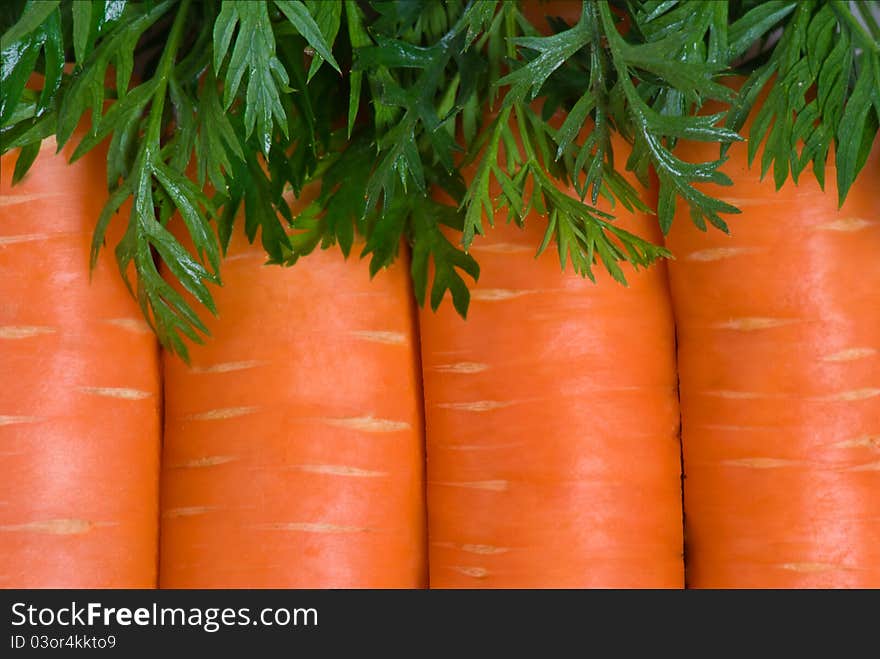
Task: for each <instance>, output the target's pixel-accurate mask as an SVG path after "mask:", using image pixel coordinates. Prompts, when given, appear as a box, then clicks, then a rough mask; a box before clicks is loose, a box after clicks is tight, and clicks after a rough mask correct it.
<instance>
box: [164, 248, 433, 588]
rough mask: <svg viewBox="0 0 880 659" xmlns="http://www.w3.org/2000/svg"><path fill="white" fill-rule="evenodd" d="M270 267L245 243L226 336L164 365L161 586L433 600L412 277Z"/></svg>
mask: <svg viewBox="0 0 880 659" xmlns="http://www.w3.org/2000/svg"><path fill="white" fill-rule="evenodd" d="M264 262H265V253H264V251H263V249H262V247H261V246H260V245H259V244H256V245H254V246H251V245H248V244H247V242H246V241H245V240H244V238H243V237H239V236H236V237H234V238H233V244H232V246H231V247H230V250H229V255H228V257H227V259H226V261H225V262H224V270H223V279H224V286H223V287H222V288H221V289H218V292H217V307H218V309H219V313H220V316H219V318H217V319H212V320H213V322H211V323H209V327H210V329H211V332H212V336H211V337H209V339H208V340H207V342H206V344H205V345H204V346H199V347H196V348H194V349H193V350H192V351H191V354H192V365H191V366H187V365H186V364H184V363H183V362H182V361H181V360H179V359H178V358H177V357H173V356H169V355H166V358H165V388H166V389H165V391H166V399H167V408H166V424H165V452H164V467H163V469H164V471H163V498H162V542H161V544H162V548H161V578H160V581H161V585H162V586H163V587H169V588H190V587H202V588H213V587H240V588H261V587H290V588H331V587H332V588H336V587H352V588H360V587H391V588H415V587H423V586H424V585H425V582H426V574H425V573H426V568H425V518H424V517H425V515H424V490H423V483H424V477H423V473H424V448H423V432H422V425H423V424H422V412H421V406H422V403H421V394H420V388H419V384H418V379H417V369H418V366H417V348H416V340H415V336H414V325H415V316H414V309H413V304H412V302H411V293H410V288H409V279H408V276H407V273H406V267H405V266H395V267H393V268H391V269H389V270H387V271H383V272H380V273H379V274H378V275H377V276H376V278H375V279H374V280H372V281H370V278H369V274H368V271H367V268H366V267H365V265H364V264H363V263H359V262H357V260H356V259H350V260H348V261H346V260H344V259H343V257H342V255H341V254H340V253H339V251H338V250H331V251H327V252H317V253H315V254H312V255H310V256H309V257H307V258H304V259H303V260H301V261H300V262H299V263H297V265H296V266H294V267H293V268H290V269H283V268H280V267H277V266H265V265H263V264H264Z"/></svg>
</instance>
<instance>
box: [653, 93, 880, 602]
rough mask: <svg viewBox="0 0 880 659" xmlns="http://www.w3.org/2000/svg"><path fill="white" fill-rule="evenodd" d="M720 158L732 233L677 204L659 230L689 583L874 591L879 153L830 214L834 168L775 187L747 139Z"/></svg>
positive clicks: (879, 534)
mask: <svg viewBox="0 0 880 659" xmlns="http://www.w3.org/2000/svg"><path fill="white" fill-rule="evenodd" d="M707 111H708V110H707ZM681 154H682V157H684V158H685V159H698V158H707V159H708V158H710V157H711V156H717V146H716V147H715V149H714V153H713V147H712V146H711V145H700V144H694V143H688V144H682V145H681ZM757 162H760V156H759V157H758V158H757V159H756V163H757ZM725 167H726V168H727V169H726V171H727V173H728V174H729V175H730V176H731V178H732V179H733V180H734V182H735V185H734V187H732V188H730V192H729V194H728V198H727V201H729V202H731V203H733V204H735V205H736V206H738V207H739V208H741V209H742V215H738V216H735V217H734V218H733V219H732V220H731V222H730V227H731V235H725V234H724V233H722V232H721V231H716V230H710V231H708V232H706V233H703V232H701V231H699V230H697V229H696V228H695V227H694V226H693V225H692V224H691V222H690V220H689V218H688V213H687V211H686V210H685V209H683V208H682V209H680V210H681V213H680V215H679V217H677V218H676V221H675V223H674V224H673V227H672V230H671V232H670V234H669V236H668V246H669V247H670V248H671V250H672V251H673V252H674V254H675V256H676V257H677V260H676V261H673V262H672V264H671V266H670V277H671V284H672V295H673V302H674V308H675V315H676V321H677V327H678V341H679V363H680V377H681V406H682V424H683V430H682V433H683V434H682V441H683V451H684V465H685V473H686V476H687V479H686V481H685V488H684V494H685V518H686V521H687V539H688V544H687V568H688V583H689V585H691V586H695V587H769V588H773V587H779V588H806V587H850V586H852V587H878V586H880V425H878V423H880V297H878V295H880V293H878V292H880V267H878V265H877V253H878V251H880V204H878V201H877V185H878V183H880V149H878V148H875V150H874V153H873V154H872V155H871V157H870V158H869V160H868V164H867V165H866V167H865V169H864V170H863V171H862V173H861V175H860V179H859V180H858V181H857V182H856V184H855V185H854V186H853V188H852V189H851V191H850V193H849V196H848V198H847V201H846V203H845V204H844V206H843V207H842V208H841V209H839V210H838V208H837V191H836V189H835V184H834V180H835V177H834V175H833V165H831V167H830V172H831V173H829V175H828V176H827V177H826V179H827V182H826V189H825V191H824V192H823V191H822V190H821V189H820V188H819V185H818V183H817V182H816V180H815V177H814V176H813V175H812V172H805V173H803V174H802V175H801V177H800V180H799V184H798V185H797V186H795V185H794V184H792V183H791V182H788V183H786V184H785V186H784V187H783V188H782V189H781V190H780V191H779V192H776V191H775V189H774V184H773V181H772V177H768V180H765V181H763V182H762V181H760V176H759V174H760V172H759V166H758V165H757V164H756V165H755V166H754V168H753V169H748V167H747V148H746V146H745V144H744V143H743V144H737V145H735V146H733V147H732V148H731V150H730V161H729V162H728V163H727V164H726V165H725Z"/></svg>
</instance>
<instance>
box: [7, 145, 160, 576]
mask: <svg viewBox="0 0 880 659" xmlns="http://www.w3.org/2000/svg"><path fill="white" fill-rule="evenodd" d="M76 141H77V140H75V139H74V140H71V142H70V143H68V145H67V146H65V148H64V149H63V151H62V154H59V155H54V154H53V151H54V150H55V142H54V140H53V139H51V138H50V139H48V140H46V141H45V142H44V145H43V148H42V150H41V152H40V154H39V156H38V157H37V160H36V162H35V163H34V165H33V168H32V169H31V171H30V172H29V174H28V175H27V176H26V178H25V179H24V180H23V181H22V182H21V183H19V184H18V185H16V186H14V187H12V186H11V179H12V171H13V166H14V159H15V154H6V155H4V156H3V157H2V164H0V168H2V175H0V216H2V218H0V373H2V377H3V380H4V386H3V387H0V474H2V477H0V587H7V588H150V587H155V586H156V581H157V562H158V502H159V484H158V478H159V451H160V441H161V435H160V407H161V386H160V380H159V359H158V347H157V344H156V340H155V337H154V335H153V334H152V332H151V331H150V328H149V327H148V325H147V324H146V323H145V322H144V321H143V319H142V317H141V314H140V310H139V308H138V306H137V303H136V302H135V301H134V300H133V299H132V297H131V296H130V294H129V293H128V291H127V290H126V288H125V284H124V283H123V282H122V280H121V278H120V276H119V272H118V270H117V268H116V265H115V262H114V258H113V252H112V249H105V250H103V251H102V252H101V255H100V258H99V261H98V265H97V268H96V270H95V271H94V273H93V274H92V279H91V282H90V281H89V263H88V259H89V245H90V242H91V235H92V230H93V227H94V223H95V219H96V218H97V217H98V215H99V213H100V211H101V208H102V206H103V203H104V200H105V199H106V190H105V187H104V186H105V180H106V176H105V173H104V171H105V170H104V153H103V152H102V151H101V149H96V150H94V151H92V152H90V153H89V154H87V155H86V156H85V157H83V158H82V159H81V160H80V161H78V162H77V163H75V164H74V165H68V164H67V158H68V157H69V156H70V154H71V153H72V147H73V146H75V144H76ZM123 224H124V221H123V220H121V218H120V219H117V220H115V221H114V224H113V225H111V229H110V232H109V235H108V242H110V244H115V241H116V240H118V238H119V237H120V236H121V230H122V225H123Z"/></svg>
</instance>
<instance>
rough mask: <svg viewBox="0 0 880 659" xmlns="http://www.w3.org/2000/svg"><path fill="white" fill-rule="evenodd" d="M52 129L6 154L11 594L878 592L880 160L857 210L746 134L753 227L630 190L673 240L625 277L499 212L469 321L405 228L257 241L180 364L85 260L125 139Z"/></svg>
mask: <svg viewBox="0 0 880 659" xmlns="http://www.w3.org/2000/svg"><path fill="white" fill-rule="evenodd" d="M732 84H736V83H732ZM705 111H706V112H707V113H708V112H711V111H712V108H711V107H707V108H705ZM51 142H52V140H51V139H50V140H47V141H46V143H45V144H46V145H47V148H44V149H43V150H41V152H40V153H39V154H38V155H37V156H36V162H35V164H34V165H33V167H32V169H31V171H30V172H29V174H28V175H27V176H26V177H25V178H24V180H23V181H21V182H20V183H18V184H17V185H15V186H12V182H11V179H12V169H13V167H12V163H13V156H12V154H7V155H4V156H3V159H2V163H0V166H2V177H0V210H2V220H0V373H2V374H3V380H4V386H3V387H0V587H5V588H21V587H24V588H35V587H92V588H98V587H141V588H152V587H164V588H230V587H232V588H261V587H266V588H268V587H276V588H424V587H431V588H548V587H553V588H589V587H601V588H608V587H611V588H682V587H685V586H687V587H695V588H706V587H709V588H738V587H747V588H762V587H783V588H813V587H821V588H825V587H873V588H878V587H880V266H878V264H877V259H876V255H877V253H878V251H880V202H878V198H877V196H876V188H877V185H878V184H880V146H878V145H875V146H874V149H873V151H872V152H871V154H870V155H869V156H868V157H867V160H866V163H867V164H866V165H865V167H864V169H863V171H862V172H861V174H860V177H859V179H858V180H857V182H856V184H855V185H854V186H853V187H852V189H851V190H850V191H849V194H848V196H847V199H846V202H845V203H844V204H843V205H842V206H841V207H838V203H837V190H836V188H835V186H834V183H833V177H829V181H828V182H827V183H826V184H825V185H824V189H823V187H822V186H820V185H819V183H818V182H817V181H816V179H815V176H813V175H812V174H810V173H803V174H802V175H801V176H800V179H799V181H798V183H797V185H795V184H793V183H789V184H787V185H786V186H784V187H783V188H782V189H781V190H779V191H776V190H775V188H774V185H773V182H772V181H768V180H764V179H763V178H762V177H761V175H760V171H759V170H758V167H757V165H755V166H754V167H750V166H749V164H748V163H749V159H748V156H747V145H746V144H745V143H737V144H733V145H732V146H731V147H730V150H729V152H728V156H729V159H728V160H727V162H726V163H725V165H724V166H723V171H724V172H726V173H727V175H728V176H730V177H731V178H732V179H733V181H734V185H733V186H732V187H730V188H728V189H727V190H726V194H727V197H726V198H724V199H723V201H727V202H728V203H731V204H734V205H736V206H737V207H739V208H741V209H742V214H741V215H740V216H738V217H737V218H736V220H735V221H734V222H732V223H731V224H732V225H731V232H730V233H729V234H726V233H723V232H721V231H700V230H698V229H697V228H696V227H694V225H693V224H692V223H691V222H690V221H689V218H688V209H687V208H686V207H685V206H684V205H682V206H681V207H680V208H679V209H678V215H680V217H677V218H676V221H675V222H674V223H673V226H672V229H671V231H670V232H669V233H668V235H666V236H663V235H661V233H660V230H659V227H658V226H657V222H656V220H655V218H653V217H652V216H651V215H650V214H649V213H646V212H641V211H639V210H638V209H634V210H633V211H625V210H623V209H621V208H619V207H618V208H616V209H615V212H616V215H617V223H618V224H619V225H620V226H621V227H623V228H625V229H627V230H629V231H631V232H633V233H635V234H637V235H638V236H641V237H642V238H645V239H646V240H650V241H652V242H655V243H660V242H663V241H665V245H666V247H667V248H668V249H669V250H670V252H671V253H672V255H673V259H671V260H669V261H668V262H658V263H656V264H654V265H653V266H651V267H649V268H646V269H641V270H639V271H636V270H635V269H634V268H628V269H627V268H625V275H626V279H627V281H628V286H626V287H624V286H621V285H620V284H619V283H618V282H616V281H614V280H613V279H612V277H611V275H609V274H608V273H605V272H603V273H601V274H600V273H597V275H596V281H595V282H591V281H588V280H585V279H583V278H582V277H579V276H577V275H576V274H574V273H571V272H570V271H563V270H560V268H559V264H558V260H556V258H555V256H553V255H551V254H546V253H545V254H542V255H541V256H539V257H535V256H534V248H535V245H536V244H539V243H540V242H541V240H542V236H543V235H544V232H545V230H546V222H547V220H546V218H544V217H542V216H541V215H540V213H538V212H537V211H534V210H533V211H532V212H531V213H530V214H529V216H528V217H527V218H526V219H525V223H524V228H519V227H515V226H512V225H509V224H507V223H506V222H505V218H504V217H502V216H501V215H499V217H498V218H497V219H496V222H495V226H494V227H491V228H489V229H487V230H486V233H485V235H483V236H478V237H477V238H476V239H475V240H474V242H473V245H472V247H471V251H472V252H473V254H474V255H476V256H477V257H478V259H479V262H480V266H481V272H480V277H479V282H478V284H477V285H476V286H475V287H474V289H473V292H472V299H471V308H470V310H469V312H468V317H467V319H466V320H465V319H463V318H461V317H460V316H459V315H458V314H456V312H455V311H454V310H453V309H452V308H451V306H450V305H444V306H441V308H440V309H439V310H438V311H437V312H434V311H431V310H419V309H418V306H417V304H416V302H415V297H414V295H413V292H412V290H411V288H410V286H411V284H410V280H409V277H408V274H407V269H408V267H409V262H408V261H407V256H406V248H405V246H402V247H401V253H402V254H403V255H404V256H403V258H401V259H399V260H398V262H397V263H395V265H394V266H393V267H391V268H388V269H387V270H383V271H381V272H380V273H379V274H378V275H377V276H375V277H374V278H372V279H371V277H370V275H369V273H368V272H367V270H366V268H364V267H363V265H362V264H359V263H357V262H356V260H354V259H346V258H345V257H344V256H343V255H342V254H341V253H340V252H339V251H338V250H327V251H321V252H318V253H315V254H313V255H310V256H309V257H308V258H305V259H303V260H302V261H301V262H300V263H298V264H297V265H296V266H295V267H293V268H288V269H283V268H277V267H271V266H265V265H264V261H265V253H264V251H263V249H262V247H260V246H259V245H256V246H255V245H252V244H250V243H249V242H248V241H247V240H246V238H245V237H244V236H238V235H236V236H234V237H233V239H232V243H231V245H230V247H229V249H228V252H227V255H226V257H225V261H224V268H225V269H224V283H223V286H222V287H221V288H219V289H218V294H217V296H216V306H217V311H218V313H217V315H216V317H215V318H212V319H211V321H210V322H209V327H208V329H209V330H210V337H209V338H208V339H207V341H206V342H205V343H204V344H203V345H198V346H194V348H193V349H192V350H191V353H190V358H189V360H188V361H187V362H185V361H184V360H182V359H181V358H180V357H178V356H176V355H172V354H170V353H163V352H162V351H160V349H159V346H158V344H157V341H156V339H155V337H154V335H153V334H152V332H151V330H150V328H149V326H148V325H147V324H146V323H145V322H144V321H143V320H142V318H141V315H140V311H139V309H138V305H137V302H136V301H135V300H134V299H133V297H132V295H131V293H130V292H129V291H128V290H127V289H126V286H125V284H124V283H123V280H122V278H120V277H119V273H118V272H116V269H115V265H114V264H113V257H112V254H107V253H106V251H105V252H102V253H101V255H100V256H99V259H98V264H97V267H96V268H95V269H94V270H93V271H91V272H90V268H89V243H90V240H91V231H92V228H93V226H94V219H95V217H97V215H98V213H99V212H100V208H101V206H102V205H103V199H104V198H105V196H106V194H105V193H104V182H105V180H106V174H105V171H104V168H105V163H104V159H103V156H102V154H101V153H100V151H97V150H96V151H93V152H91V153H90V154H88V155H87V156H86V157H84V158H82V159H80V160H78V161H77V162H76V163H75V164H73V165H67V164H66V159H67V157H69V156H70V153H68V152H67V151H66V150H62V152H61V153H60V154H58V155H53V153H52V151H54V148H53V147H54V145H53V144H51ZM66 148H67V147H65V149H66ZM627 148H628V146H627V144H626V143H625V142H624V141H623V140H622V139H620V140H619V141H618V142H615V144H614V149H615V153H620V154H622V155H621V156H618V157H620V158H621V159H625V158H624V156H625V155H626V149H627ZM712 148H717V146H716V145H711V144H700V143H694V142H688V143H685V142H682V143H681V144H680V145H679V150H678V152H677V153H678V155H680V157H682V158H683V159H684V160H688V161H705V160H710V159H712V157H713V155H712V154H711V153H709V150H710V149H712ZM758 160H759V161H760V157H759V158H758ZM832 166H833V165H832ZM560 186H561V184H560ZM560 189H561V190H563V191H564V192H565V193H566V194H569V195H571V196H575V195H576V194H577V193H576V192H575V191H574V190H573V189H571V188H567V187H564V186H561V187H560ZM316 193H317V192H316V190H314V189H313V188H309V187H307V188H305V189H303V191H302V192H301V193H300V194H299V195H298V196H297V197H296V198H295V199H291V203H292V204H293V206H294V207H295V208H296V207H304V206H305V205H307V204H308V203H309V201H310V200H311V199H312V197H314V195H315V194H316ZM436 194H437V195H438V196H442V194H443V193H442V192H440V191H438V192H437V193H436ZM602 203H604V201H603V200H600V208H604V209H605V210H610V208H608V207H603V206H602V205H601V204H602ZM175 222H178V223H180V220H179V218H178V219H174V220H172V222H171V228H172V230H175V231H176V232H177V234H178V235H179V236H180V237H181V240H182V241H183V242H185V240H186V234H185V232H184V231H183V230H181V227H180V226H177V227H176V229H175V226H174V224H175ZM50 243H51V245H52V250H51V251H49V250H41V247H43V246H45V245H47V244H50ZM50 254H51V257H50V256H49V255H50ZM40 255H45V256H44V257H41V256H40ZM41 258H42V259H43V260H40V259H41ZM166 274H168V273H166ZM168 280H169V282H170V283H171V285H172V286H174V287H176V288H175V290H177V291H178V293H179V294H180V295H182V296H187V295H188V293H187V292H186V291H185V290H183V289H182V288H181V287H180V286H179V284H178V283H177V281H176V279H175V278H174V277H171V276H169V277H168Z"/></svg>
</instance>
